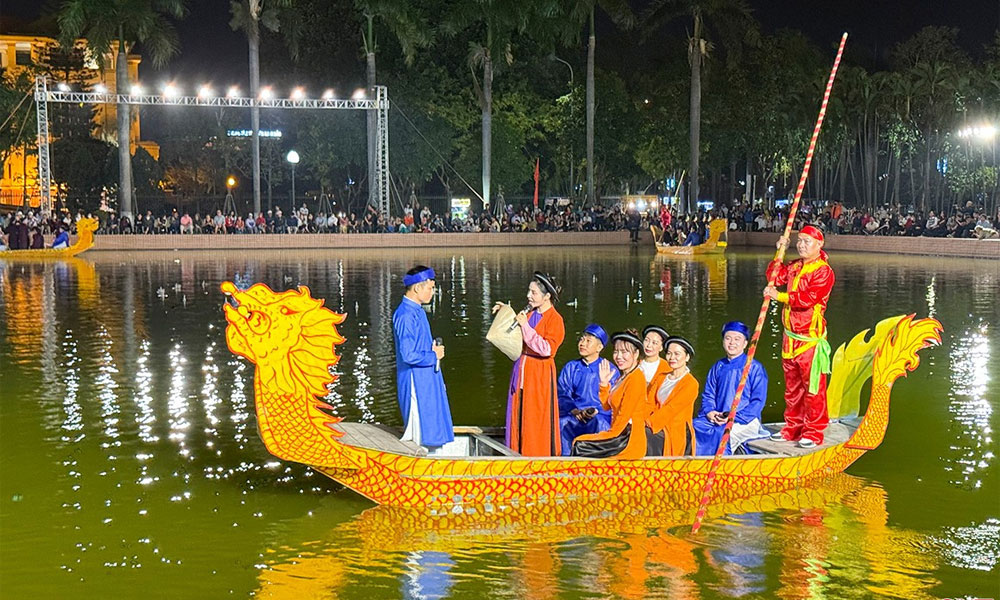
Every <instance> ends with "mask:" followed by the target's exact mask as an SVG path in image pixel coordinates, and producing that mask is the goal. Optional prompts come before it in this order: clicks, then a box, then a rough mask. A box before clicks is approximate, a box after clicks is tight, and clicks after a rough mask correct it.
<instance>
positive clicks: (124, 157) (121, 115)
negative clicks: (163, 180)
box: [59, 0, 187, 220]
mask: <svg viewBox="0 0 1000 600" xmlns="http://www.w3.org/2000/svg"><path fill="white" fill-rule="evenodd" d="M186 13H187V8H186V7H185V6H184V0H66V1H65V2H64V3H63V5H62V10H61V11H60V13H59V28H60V30H61V31H60V37H61V44H62V46H63V47H65V48H72V47H73V43H74V42H75V41H76V40H77V39H79V38H81V37H82V38H86V40H87V47H88V48H89V49H90V50H91V52H93V54H94V55H96V58H97V60H98V63H99V64H102V66H103V65H104V64H106V62H107V60H108V57H109V56H111V55H113V54H116V58H115V61H114V62H115V90H116V91H117V93H118V94H125V93H127V91H128V89H129V80H128V53H129V52H130V51H131V50H132V48H133V47H134V46H135V45H136V44H137V43H141V44H142V45H143V48H144V50H145V52H146V54H147V55H148V56H149V57H150V59H151V60H152V63H153V64H154V65H156V66H162V65H163V64H165V63H166V62H167V60H168V59H169V58H170V57H171V56H173V55H174V54H176V53H177V51H178V49H179V44H178V41H177V32H176V31H175V30H174V26H173V23H171V21H170V18H171V17H172V18H174V19H180V18H183V17H184V15H185V14H186ZM116 112H117V117H118V169H119V186H118V187H119V194H118V195H119V198H120V200H121V202H120V211H121V214H122V215H124V216H127V217H128V218H129V220H131V219H132V162H131V152H130V147H129V125H130V124H131V119H130V115H129V105H128V104H121V103H119V104H118V105H117V107H116Z"/></svg>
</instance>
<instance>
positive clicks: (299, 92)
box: [291, 87, 306, 100]
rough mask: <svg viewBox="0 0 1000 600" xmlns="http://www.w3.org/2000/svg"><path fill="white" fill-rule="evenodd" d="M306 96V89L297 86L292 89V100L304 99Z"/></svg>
mask: <svg viewBox="0 0 1000 600" xmlns="http://www.w3.org/2000/svg"><path fill="white" fill-rule="evenodd" d="M305 97H306V91H305V90H304V89H302V88H300V87H297V88H295V89H294V90H292V96H291V98H292V100H303V99H305Z"/></svg>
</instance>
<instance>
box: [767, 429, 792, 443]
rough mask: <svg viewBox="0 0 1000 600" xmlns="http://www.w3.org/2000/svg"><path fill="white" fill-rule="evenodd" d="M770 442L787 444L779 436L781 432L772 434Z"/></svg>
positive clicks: (782, 437)
mask: <svg viewBox="0 0 1000 600" xmlns="http://www.w3.org/2000/svg"><path fill="white" fill-rule="evenodd" d="M771 441H772V442H787V441H788V440H786V439H785V438H784V436H782V435H781V432H780V431H779V432H777V433H772V434H771Z"/></svg>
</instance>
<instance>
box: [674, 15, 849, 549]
mask: <svg viewBox="0 0 1000 600" xmlns="http://www.w3.org/2000/svg"><path fill="white" fill-rule="evenodd" d="M846 44H847V33H844V35H843V36H842V37H841V38H840V48H838V49H837V57H836V58H835V59H834V61H833V69H832V70H831V71H830V79H829V80H828V81H827V82H826V90H825V91H824V92H823V103H822V104H821V105H820V107H819V117H818V118H817V119H816V126H815V127H814V128H813V133H812V139H811V140H809V151H808V152H806V162H805V165H804V166H803V167H802V176H801V177H799V186H798V187H797V188H796V189H795V198H794V199H793V200H792V208H791V209H790V210H789V211H788V221H787V222H786V223H785V233H784V237H785V238H788V236H789V235H791V233H792V224H794V223H795V213H797V212H798V210H799V200H800V199H801V198H802V191H803V190H804V189H805V187H806V180H807V179H808V178H809V168H810V167H811V166H812V159H813V153H814V152H815V151H816V140H817V139H818V138H819V132H820V129H822V127H823V118H824V117H826V106H827V103H829V101H830V92H831V91H832V90H833V80H834V79H836V78H837V68H838V67H840V58H841V57H842V56H843V55H844V45H846ZM784 259H785V247H784V246H779V247H778V250H777V252H775V254H774V260H776V261H778V262H781V261H783V260H784ZM767 285H768V286H773V285H774V276H773V274H772V276H771V277H769V278H768V281H767ZM770 305H771V299H770V298H767V297H765V298H764V301H763V302H762V303H761V306H760V314H759V315H758V316H757V326H756V327H755V328H754V330H753V336H752V337H751V338H750V345H749V347H748V348H747V359H746V362H745V363H744V364H743V374H742V375H741V376H740V383H739V385H737V386H736V395H735V396H734V397H733V405H732V406H731V407H730V409H729V417H728V418H727V419H726V428H725V430H724V431H723V433H722V441H721V442H719V448H718V449H717V450H716V451H715V458H714V459H713V460H712V467H711V469H709V471H708V479H707V480H706V481H705V490H704V493H703V494H702V498H701V504H700V505H699V506H698V513H697V514H696V515H695V518H694V523H693V524H692V525H691V533H698V530H699V529H701V522H702V520H703V519H704V518H705V512H706V511H707V510H708V503H709V502H710V501H711V500H712V490H713V488H714V487H715V479H716V476H717V474H718V470H719V464H720V463H721V461H722V455H723V453H724V452H725V450H726V446H727V445H728V444H729V434H730V432H732V430H733V419H734V418H735V417H736V410H737V408H738V407H739V405H740V399H741V398H742V397H743V388H745V387H746V384H747V377H748V376H749V374H750V365H751V364H753V357H754V354H756V352H757V342H758V341H759V340H760V332H761V331H762V330H763V328H764V320H765V319H766V318H767V309H768V307H770Z"/></svg>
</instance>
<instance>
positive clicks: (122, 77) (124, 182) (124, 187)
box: [115, 40, 133, 222]
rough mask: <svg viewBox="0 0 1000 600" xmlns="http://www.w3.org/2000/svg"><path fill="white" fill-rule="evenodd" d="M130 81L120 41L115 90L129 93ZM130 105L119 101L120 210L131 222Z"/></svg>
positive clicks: (123, 45) (125, 57)
mask: <svg viewBox="0 0 1000 600" xmlns="http://www.w3.org/2000/svg"><path fill="white" fill-rule="evenodd" d="M128 89H129V82H128V57H127V56H126V54H125V44H124V42H123V41H122V40H119V41H118V60H117V62H116V63H115V92H116V93H117V94H118V95H119V96H121V95H123V94H127V93H128ZM129 108H130V107H129V105H128V104H123V103H120V102H119V103H118V106H117V110H116V111H115V112H116V113H117V117H118V200H119V204H118V210H119V213H120V214H121V216H127V217H128V220H129V222H132V221H133V218H132V152H131V150H132V149H131V147H130V146H131V144H130V140H129V138H130V135H129V133H130V131H129V129H130V127H129V125H130V124H131V120H130V118H129V116H130V115H129Z"/></svg>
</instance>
